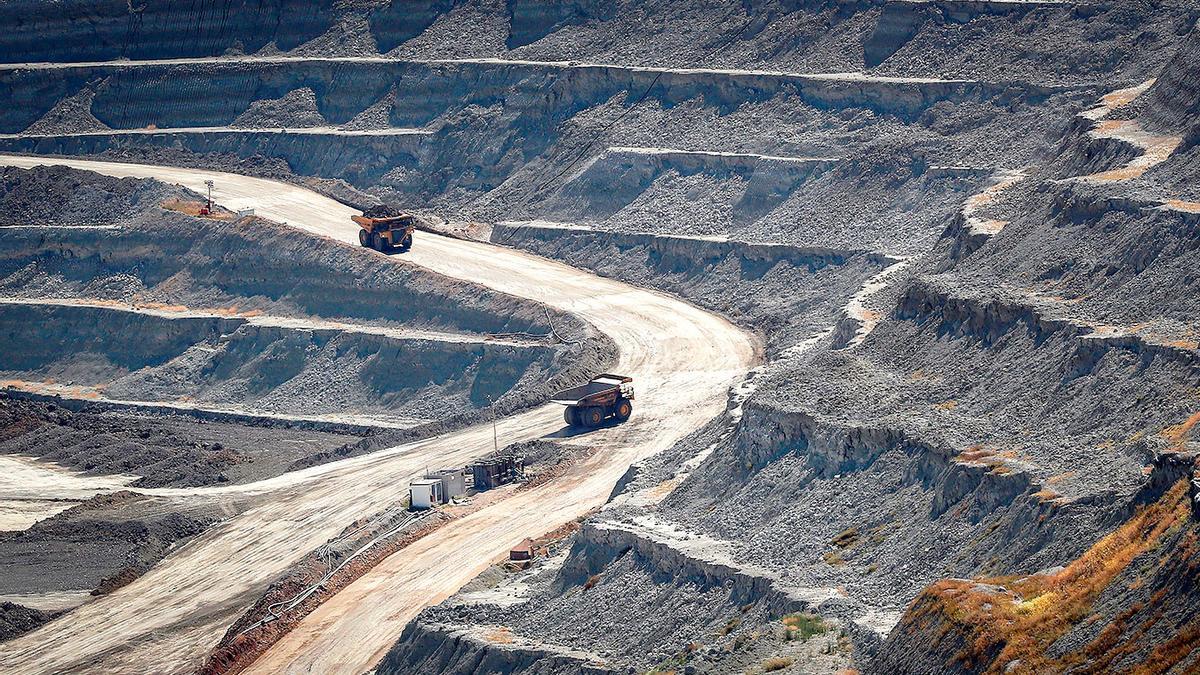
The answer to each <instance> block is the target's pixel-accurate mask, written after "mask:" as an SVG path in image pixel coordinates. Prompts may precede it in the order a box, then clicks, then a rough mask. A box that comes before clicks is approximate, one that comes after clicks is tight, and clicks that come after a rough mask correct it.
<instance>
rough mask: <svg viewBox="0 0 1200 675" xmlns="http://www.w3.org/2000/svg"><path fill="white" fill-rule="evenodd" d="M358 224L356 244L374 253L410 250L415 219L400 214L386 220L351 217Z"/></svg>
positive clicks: (415, 223) (414, 217)
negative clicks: (371, 249)
mask: <svg viewBox="0 0 1200 675" xmlns="http://www.w3.org/2000/svg"><path fill="white" fill-rule="evenodd" d="M350 219H351V220H353V221H354V222H356V223H358V225H359V227H361V228H362V229H360V230H359V231H358V243H360V244H362V245H363V246H366V247H368V248H373V249H375V250H376V251H381V252H386V251H391V250H393V249H396V250H400V251H407V250H408V249H410V248H412V238H413V229H415V228H416V225H417V217H416V216H412V215H408V214H401V215H398V216H388V217H386V218H372V217H370V216H351V217H350Z"/></svg>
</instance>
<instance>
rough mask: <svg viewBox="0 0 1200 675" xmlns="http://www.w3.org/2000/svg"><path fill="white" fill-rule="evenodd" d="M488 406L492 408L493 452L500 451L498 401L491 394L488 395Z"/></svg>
mask: <svg viewBox="0 0 1200 675" xmlns="http://www.w3.org/2000/svg"><path fill="white" fill-rule="evenodd" d="M487 400H488V406H489V407H490V408H491V409H492V452H494V453H499V452H500V435H499V433H497V431H496V402H495V401H493V400H492V397H491V396H488V397H487Z"/></svg>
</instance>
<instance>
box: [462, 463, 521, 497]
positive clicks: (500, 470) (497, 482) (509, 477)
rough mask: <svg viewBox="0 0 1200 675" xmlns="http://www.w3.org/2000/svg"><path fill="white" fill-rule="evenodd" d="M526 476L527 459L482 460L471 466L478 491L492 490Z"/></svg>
mask: <svg viewBox="0 0 1200 675" xmlns="http://www.w3.org/2000/svg"><path fill="white" fill-rule="evenodd" d="M524 475H525V458H523V457H520V456H518V455H505V456H502V457H494V458H491V459H481V460H479V461H477V462H475V463H474V464H472V465H471V477H472V478H473V479H474V481H475V489H476V490H490V489H492V488H494V487H500V486H501V485H504V484H506V483H511V482H513V481H514V480H517V479H518V478H521V477H522V476H524Z"/></svg>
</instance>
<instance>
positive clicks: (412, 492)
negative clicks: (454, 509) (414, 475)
mask: <svg viewBox="0 0 1200 675" xmlns="http://www.w3.org/2000/svg"><path fill="white" fill-rule="evenodd" d="M408 496H409V502H410V504H411V506H412V508H413V509H414V510H420V511H423V510H425V509H431V508H433V507H434V506H437V505H438V504H445V503H446V497H445V493H443V492H442V481H441V479H439V478H418V479H417V480H414V481H413V482H411V483H409V484H408Z"/></svg>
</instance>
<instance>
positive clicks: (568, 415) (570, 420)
mask: <svg viewBox="0 0 1200 675" xmlns="http://www.w3.org/2000/svg"><path fill="white" fill-rule="evenodd" d="M577 412H579V411H578V410H576V408H575V406H571V405H569V406H567V407H566V408H565V409H564V410H563V419H564V420H566V421H567V426H571V427H577V426H579V416H578V415H576V414H575V413H577Z"/></svg>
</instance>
